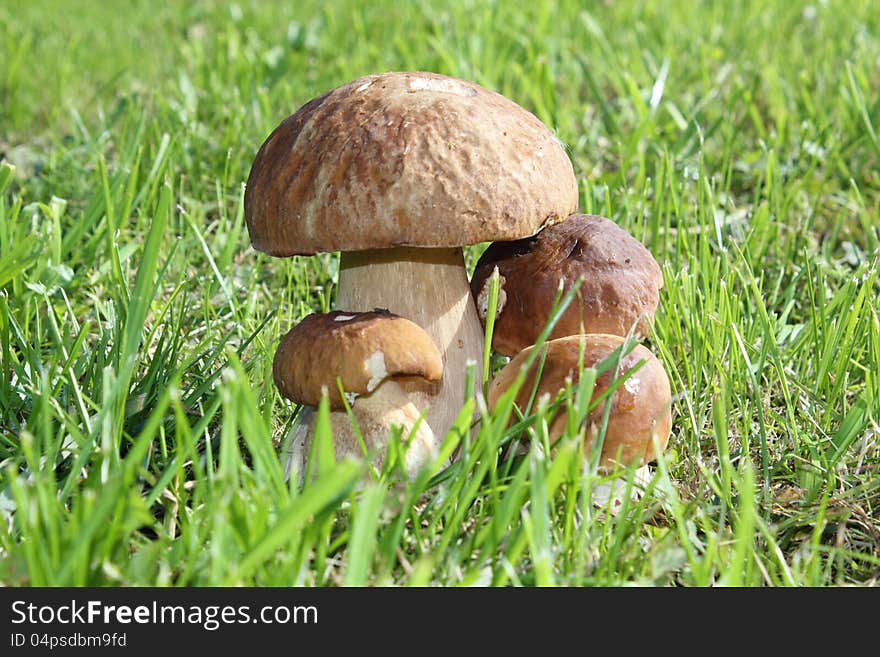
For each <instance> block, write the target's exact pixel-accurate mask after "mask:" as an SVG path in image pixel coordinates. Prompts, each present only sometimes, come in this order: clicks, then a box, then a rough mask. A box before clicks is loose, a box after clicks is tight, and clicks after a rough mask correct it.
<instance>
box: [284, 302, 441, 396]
mask: <svg viewBox="0 0 880 657" xmlns="http://www.w3.org/2000/svg"><path fill="white" fill-rule="evenodd" d="M272 373H273V376H274V378H275V385H276V386H278V390H279V391H280V392H281V394H282V395H283V396H284V397H286V398H288V399H290V400H292V401H295V402H297V403H299V404H306V405H309V406H317V405H318V402H319V401H320V399H321V396H322V395H323V394H327V395H328V398H329V400H330V406H331V408H335V409H340V408H343V403H342V397H341V395H340V393H339V388H338V386H337V383H336V379H337V377H339V378H340V379H341V381H342V387H343V389H344V390H345V392H346V393H354V394H356V395H366V394H369V393H372V392H373V391H374V390H375V389H376V388H377V387H379V385H380V384H381V383H382V382H383V381H385V379H387V378H389V377H421V378H423V379H426V380H428V381H439V380H440V378H441V376H442V374H443V364H442V359H441V357H440V352H439V350H438V349H437V346H436V345H435V344H434V341H433V340H431V338H430V337H429V336H428V334H427V333H425V332H424V331H423V330H422V329H421V328H419V326H418V325H417V324H414V323H413V322H411V321H409V320H408V319H404V318H403V317H398V316H397V315H393V314H392V313H389V312H387V311H382V310H375V311H372V312H361V313H349V312H344V311H339V310H336V311H333V312H330V313H325V314H317V313H315V314H311V315H309V316H307V317H306V318H305V319H303V320H302V321H301V322H300V323H299V324H297V325H296V326H294V327H293V328H292V329H291V330H290V331H289V332H288V333H287V334H286V335H285V336H284V337H283V338H282V339H281V344H280V345H279V346H278V350H277V351H276V353H275V360H274V362H273V366H272Z"/></svg>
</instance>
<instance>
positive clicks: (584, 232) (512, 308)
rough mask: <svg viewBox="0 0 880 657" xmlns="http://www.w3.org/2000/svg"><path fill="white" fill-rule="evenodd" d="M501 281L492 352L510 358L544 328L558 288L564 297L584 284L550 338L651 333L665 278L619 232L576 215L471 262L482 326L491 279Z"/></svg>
mask: <svg viewBox="0 0 880 657" xmlns="http://www.w3.org/2000/svg"><path fill="white" fill-rule="evenodd" d="M496 267H497V268H498V272H499V274H500V276H501V278H500V279H499V283H500V287H499V295H498V301H499V303H498V310H497V312H496V320H495V328H494V332H493V338H492V346H493V348H494V349H495V351H497V352H499V353H501V354H504V355H505V356H514V355H515V354H517V353H518V352H519V351H521V350H522V349H525V348H526V347H527V346H529V345H532V344H534V343H535V341H536V340H537V338H538V335H539V334H540V333H541V331H542V330H543V329H544V326H545V325H546V323H547V321H548V320H549V318H550V314H551V311H552V307H553V301H554V298H555V297H556V294H557V290H558V289H559V286H560V281H561V282H562V283H561V284H562V287H563V291H564V292H565V291H568V290H569V289H570V288H571V286H572V285H573V284H574V283H575V281H576V280H577V279H578V278H582V283H581V287H580V288H579V289H578V292H577V295H576V297H575V298H574V299H573V300H572V302H571V304H570V305H569V306H568V308H566V310H565V313H563V315H562V316H561V317H560V318H559V320H558V321H557V323H556V325H555V326H554V328H553V330H552V332H551V333H550V336H549V337H550V338H551V339H552V338H559V337H563V336H566V335H576V334H579V333H608V334H612V335H619V336H626V335H627V334H628V333H629V331H630V329H632V328H633V327H634V334H635V335H636V336H645V335H647V334H648V332H649V331H650V321H651V320H652V319H653V316H654V312H655V310H656V309H657V305H658V303H659V300H660V292H659V291H660V288H661V287H663V275H662V272H661V271H660V266H659V265H658V264H657V262H656V261H655V260H654V258H653V256H652V255H651V253H650V251H648V249H646V248H645V247H644V246H643V245H642V244H641V243H640V242H639V241H638V240H636V239H635V238H634V237H632V236H631V235H630V234H629V233H627V232H626V231H625V230H624V229H622V228H621V227H620V226H618V225H617V224H615V223H614V222H613V221H611V220H609V219H605V218H604V217H598V216H595V215H584V214H575V215H572V216H570V217H569V218H568V219H566V220H565V221H563V222H562V223H558V224H555V225H553V226H548V227H547V228H544V229H543V230H542V231H541V232H540V233H538V234H537V235H535V236H534V237H528V238H525V239H521V240H516V241H512V242H495V243H493V244H492V245H490V246H489V248H488V249H486V251H485V252H484V253H483V255H482V256H481V257H480V259H479V261H478V262H477V266H476V269H475V270H474V275H473V278H472V279H471V291H472V293H473V296H474V299H475V300H476V305H477V309H478V312H479V314H480V319H481V321H482V322H483V323H484V324H485V319H486V312H487V306H488V304H487V303H486V301H485V299H486V297H487V294H488V282H489V277H490V275H491V274H492V272H493V270H494V269H495V268H496Z"/></svg>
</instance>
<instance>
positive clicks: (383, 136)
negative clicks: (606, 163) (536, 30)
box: [245, 72, 578, 256]
mask: <svg viewBox="0 0 880 657" xmlns="http://www.w3.org/2000/svg"><path fill="white" fill-rule="evenodd" d="M577 203H578V190H577V181H576V179H575V176H574V170H573V169H572V165H571V161H570V160H569V158H568V155H567V154H566V152H565V149H564V148H563V146H562V144H561V143H560V142H559V140H557V139H556V138H555V137H554V135H553V133H552V132H551V131H550V130H549V129H548V128H547V126H545V125H544V124H543V123H542V122H541V121H540V120H539V119H538V118H537V117H536V116H535V115H534V114H531V113H530V112H528V111H526V110H525V109H523V108H522V107H520V106H519V105H517V104H516V103H514V102H513V101H511V100H508V99H507V98H505V97H504V96H501V95H500V94H498V93H495V92H493V91H488V90H486V89H484V88H483V87H480V86H478V85H476V84H474V83H472V82H466V81H464V80H458V79H456V78H450V77H446V76H443V75H437V74H435V73H422V72H404V73H382V74H379V75H368V76H366V77H362V78H359V79H357V80H354V81H353V82H349V83H348V84H345V85H343V86H341V87H338V88H336V89H334V90H332V91H330V92H329V93H326V94H324V95H323V96H321V97H319V98H316V99H314V100H312V101H311V102H309V103H307V104H306V105H304V106H303V107H302V108H300V109H299V110H298V111H297V112H296V113H294V114H293V115H291V116H290V117H288V118H287V119H286V120H285V121H284V122H283V123H281V125H280V126H278V127H277V128H276V129H275V131H274V132H273V133H272V134H271V135H269V138H268V139H267V140H266V142H265V143H264V144H263V146H262V147H261V148H260V150H259V152H258V153H257V156H256V158H255V160H254V163H253V165H252V167H251V172H250V176H249V177H248V182H247V188H246V192H245V217H246V219H247V226H248V231H249V233H250V237H251V241H252V242H253V245H254V247H255V248H256V249H259V250H261V251H265V252H266V253H269V254H270V255H274V256H290V255H297V254H300V255H310V254H314V253H318V252H322V251H355V250H362V249H376V248H388V247H394V246H418V247H453V246H463V245H466V244H474V243H477V242H484V241H490V240H512V239H518V238H521V237H525V236H526V235H532V234H534V233H535V232H536V231H538V230H539V229H540V228H541V227H542V226H544V225H546V224H550V223H554V222H556V221H560V220H562V219H563V218H564V217H566V216H568V214H569V213H571V212H573V211H574V210H575V209H576V208H577Z"/></svg>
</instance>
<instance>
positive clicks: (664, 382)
mask: <svg viewBox="0 0 880 657" xmlns="http://www.w3.org/2000/svg"><path fill="white" fill-rule="evenodd" d="M625 342H626V339H625V338H622V337H620V336H616V335H606V334H588V335H572V336H566V337H563V338H557V339H555V340H548V341H547V342H546V343H545V346H546V349H547V355H546V357H545V358H544V360H543V364H542V363H541V359H540V357H539V358H537V359H536V360H535V361H534V362H533V363H532V364H531V367H530V368H529V370H528V372H527V374H526V380H525V382H524V384H523V385H522V387H521V388H520V389H519V391H518V393H517V396H516V400H515V402H514V403H515V404H516V405H517V406H518V407H519V408H520V410H521V411H522V412H525V410H526V406H527V404H528V401H529V399H530V398H531V395H532V390H533V388H534V387H535V376H536V375H537V374H538V372H539V371H540V380H539V381H538V382H537V390H536V394H535V399H536V400H537V399H540V398H541V397H542V396H543V395H547V396H548V397H549V398H550V399H554V398H555V397H556V396H557V395H558V394H559V392H560V391H562V390H564V389H565V386H566V381H567V380H568V381H571V382H576V380H577V375H578V371H579V365H580V358H581V353H583V367H584V368H588V367H595V366H597V365H599V364H600V363H601V362H602V361H603V360H605V359H606V358H608V356H610V355H612V354H613V353H614V351H615V350H616V349H620V348H621V347H623V346H624V344H625ZM535 348H537V347H527V348H526V349H524V350H523V351H521V352H520V353H518V354H517V355H516V356H515V357H514V358H513V359H512V360H511V361H510V362H509V363H508V364H507V365H505V366H504V367H503V368H502V369H501V370H500V371H499V372H498V374H497V376H496V377H495V378H494V379H493V381H492V383H491V384H490V387H489V391H488V392H489V394H488V402H489V407H490V409H492V408H494V407H495V405H496V404H497V402H498V399H499V397H500V396H501V394H502V393H503V392H504V391H506V390H507V389H508V388H510V386H511V385H512V384H513V382H514V381H515V380H516V378H517V376H518V375H519V373H520V370H521V369H522V367H523V364H524V362H525V360H526V359H527V357H528V356H529V354H530V353H531V351H532V349H535ZM641 361H644V364H642V365H641V367H639V369H638V370H637V371H635V372H633V373H632V375H630V376H629V377H628V378H626V379H625V380H624V381H623V383H622V384H620V385H619V386H618V387H617V388H616V389H615V390H614V392H613V393H612V394H611V397H610V403H611V409H610V412H609V416H608V424H607V427H606V430H605V436H604V440H603V443H602V452H601V456H600V459H599V471H600V472H610V471H612V470H614V468H615V466H620V467H627V466H630V465H632V464H637V465H638V466H642V465H645V464H647V463H649V462H650V461H653V460H655V459H656V457H657V452H655V448H654V440H655V439H656V443H657V448H658V449H659V450H660V451H661V452H662V450H664V449H665V448H666V444H667V442H668V441H669V435H670V433H671V431H672V410H671V400H672V394H671V390H670V386H669V378H668V377H667V375H666V372H665V370H664V369H663V366H662V364H661V363H660V361H659V360H657V358H656V357H655V356H654V354H652V353H651V352H650V351H649V350H648V349H647V348H646V347H644V346H642V345H635V347H634V348H633V349H632V350H631V351H630V352H628V353H626V354H623V356H622V357H621V359H620V363H619V366H618V369H617V377H618V378H621V377H624V376H626V375H627V373H628V372H629V371H630V370H631V369H632V368H633V367H635V366H636V365H637V364H639V363H640V362H641ZM539 368H540V369H539ZM611 381H612V372H611V370H609V371H606V372H604V373H603V374H602V375H601V376H599V377H598V378H597V379H596V384H595V386H594V388H593V397H594V398H595V397H598V396H599V395H601V394H602V393H603V392H604V391H605V390H607V389H608V387H609V385H610V384H611ZM608 403H609V402H608V400H605V401H604V402H603V403H601V404H599V405H598V406H597V407H596V408H595V409H593V410H592V411H591V412H590V413H589V414H588V415H587V418H586V419H585V424H586V426H585V427H583V428H584V429H585V438H584V449H585V455H587V456H588V455H589V452H590V449H591V445H592V443H593V441H594V440H595V439H596V437H597V436H598V433H599V427H601V424H602V414H603V411H604V409H605V406H606V404H608ZM566 423H567V417H566V413H565V411H564V409H562V410H559V411H557V415H556V417H555V418H554V419H553V420H552V421H551V424H550V426H549V428H548V429H549V437H550V441H551V443H553V442H555V441H556V440H557V439H558V438H559V437H560V436H561V435H562V433H563V432H564V431H565V427H566Z"/></svg>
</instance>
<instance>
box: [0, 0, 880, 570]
mask: <svg viewBox="0 0 880 657" xmlns="http://www.w3.org/2000/svg"><path fill="white" fill-rule="evenodd" d="M157 4H159V3H155V2H145V1H133V2H130V3H125V5H126V6H125V8H124V9H121V8H120V7H119V5H118V3H106V2H99V1H97V0H94V1H93V2H86V1H81V2H67V1H61V0H58V1H57V2H49V1H48V0H35V1H34V2H28V3H21V2H16V1H15V0H12V1H10V0H0V158H2V159H3V160H4V161H5V162H6V164H0V371H2V376H0V511H2V522H0V555H2V556H0V583H2V584H6V585H85V584H89V585H118V584H159V585H215V584H233V585H238V584H244V585H251V584H254V585H293V584H304V585H328V584H333V585H335V584H355V585H359V584H380V585H385V584H394V585H427V584H432V585H459V584H464V585H467V584H499V585H508V584H514V585H537V584H540V585H544V584H559V585H621V584H631V583H635V584H649V585H654V584H656V585H668V584H676V585H694V586H703V585H712V584H730V585H746V586H752V585H783V586H787V585H795V586H798V585H810V586H826V585H842V584H857V585H871V584H875V583H876V582H877V579H878V576H880V424H878V422H880V420H878V417H880V412H878V411H880V375H878V372H880V302H878V299H880V282H878V280H877V266H878V256H880V234H878V224H880V138H878V131H880V68H878V67H880V61H878V58H877V53H878V52H880V13H878V12H877V11H876V9H875V8H874V7H873V4H874V3H872V2H870V1H869V0H863V1H852V2H846V1H843V0H840V1H833V0H827V1H823V0H816V1H814V2H811V3H809V4H807V3H801V2H781V1H780V2H770V3H768V2H757V1H755V2H736V3H726V2H717V3H691V2H683V1H675V0H668V1H666V2H653V1H651V2H648V1H643V2H639V1H629V2H594V3H579V2H573V1H569V0H562V1H561V2H550V1H549V0H538V1H532V2H523V3H521V6H517V3H482V2H476V1H467V0H459V1H457V2H452V3H448V4H447V5H446V6H445V7H439V6H438V5H437V4H436V3H433V2H416V3H401V2H394V3H391V2H385V1H384V0H383V1H377V2H370V3H361V2H347V1H340V2H332V3H324V2H309V1H303V2H299V1H298V2H277V3H269V2H256V1H251V2H249V1H244V0H243V1H241V2H239V3H238V4H237V5H232V4H224V3H220V2H207V1H199V2H165V3H161V4H160V6H158V7H157V6H156V5H157ZM392 7H393V9H394V11H396V12H398V14H397V16H398V17H397V19H396V20H393V21H389V20H388V19H387V16H389V15H391V14H392V12H391V8H392ZM391 69H427V70H434V71H437V72H441V73H446V74H451V75H456V76H460V77H465V78H469V79H472V80H474V81H476V82H479V83H481V84H483V85H484V86H487V87H490V88H493V89H496V90H498V91H500V92H502V93H504V94H505V95H507V96H509V97H510V98H512V99H514V100H516V101H517V102H519V103H520V104H522V105H523V106H525V107H527V108H529V109H531V110H532V111H534V112H535V113H536V114H537V115H538V116H539V117H540V118H541V119H543V120H544V121H545V122H546V123H547V124H548V125H550V126H552V127H553V129H554V130H556V132H557V133H558V135H559V137H560V138H561V139H562V140H563V141H564V142H565V143H566V144H567V146H568V148H569V152H570V155H571V158H572V161H573V163H574V166H575V172H576V174H577V176H578V182H579V186H580V190H581V208H582V210H583V211H586V212H594V213H599V214H604V215H606V216H608V217H611V218H613V219H614V220H615V221H617V222H618V223H620V224H621V225H622V226H623V227H625V228H626V229H628V230H629V231H630V232H632V233H633V235H635V236H636V237H637V238H639V239H640V240H642V241H643V242H644V243H645V244H646V245H647V246H648V247H649V248H650V249H651V251H652V252H653V253H654V255H655V257H656V258H657V260H658V262H660V263H661V265H662V267H663V271H664V277H665V287H664V289H663V290H662V292H661V307H660V310H659V311H658V314H657V318H656V326H655V330H654V333H653V334H652V336H651V337H650V339H649V340H648V342H647V344H648V346H649V347H650V348H651V349H652V350H653V351H654V353H655V354H657V355H658V357H659V358H660V359H661V360H662V362H663V363H664V365H665V367H666V368H667V371H668V372H669V374H670V378H671V380H672V384H673V392H674V394H675V402H674V408H673V413H674V425H673V435H672V439H671V441H670V447H669V449H668V451H667V453H666V456H665V458H664V459H663V460H662V461H661V462H659V463H658V464H657V467H656V468H655V472H656V476H655V477H654V479H653V481H652V482H651V484H650V485H649V487H648V491H647V494H646V495H645V496H644V497H642V498H641V499H640V500H638V501H635V502H632V503H628V504H627V505H626V507H625V508H624V510H623V512H622V513H620V514H619V515H617V516H609V515H607V514H605V513H603V512H602V510H601V509H595V508H593V507H592V505H591V504H590V491H591V489H592V488H593V487H594V486H595V485H596V484H597V483H599V482H600V481H601V478H600V477H599V476H597V475H595V474H594V473H593V472H592V471H591V470H590V468H589V467H584V465H583V463H582V459H581V458H580V456H579V454H580V452H579V450H580V448H581V445H580V443H579V440H580V439H579V437H578V435H577V434H575V435H571V436H568V437H567V438H565V439H564V440H563V443H562V445H561V447H560V448H559V450H558V451H557V452H556V453H555V454H554V455H553V456H552V457H551V456H549V455H548V452H547V450H546V430H547V426H546V414H547V412H548V411H547V408H546V407H540V406H539V407H538V408H537V409H536V413H535V414H534V415H532V416H529V417H527V418H525V419H523V420H522V421H521V422H519V423H517V424H515V425H514V427H513V428H512V429H508V428H507V424H508V422H507V420H508V416H509V414H510V405H509V403H507V404H501V405H500V408H499V409H497V410H496V412H494V413H492V414H489V413H488V412H487V411H486V409H485V408H484V407H483V405H482V401H481V399H480V398H477V399H476V400H474V401H472V402H470V403H469V405H468V406H466V407H465V408H464V409H463V411H462V415H461V416H460V422H459V423H458V425H457V426H456V428H455V429H454V430H453V431H452V432H450V434H449V435H448V436H447V437H446V441H445V442H444V447H443V455H449V454H451V453H453V451H455V453H456V454H457V455H458V458H457V460H455V461H454V462H452V464H451V465H449V466H448V467H444V466H442V464H441V462H440V461H438V463H436V464H434V465H433V467H432V468H430V469H429V470H426V471H424V472H423V473H422V474H420V475H419V476H417V477H415V478H414V479H413V480H411V481H408V482H402V481H400V480H399V477H396V473H395V469H394V467H393V465H389V467H388V468H387V469H386V470H385V471H383V472H381V473H378V474H371V473H370V471H369V470H368V469H367V468H366V467H365V466H364V465H363V464H358V463H353V462H341V463H335V462H334V460H333V459H332V458H329V457H328V455H327V449H328V448H329V442H328V441H329V437H328V436H327V435H326V432H320V431H319V432H318V436H319V438H318V439H317V440H316V452H317V453H318V456H321V454H323V457H321V458H315V459H314V461H313V463H312V466H313V471H312V473H311V476H310V478H309V483H308V484H307V485H306V486H304V487H303V488H302V489H300V488H299V487H298V486H296V485H293V484H289V483H287V482H285V480H284V477H283V470H282V465H281V463H280V462H279V458H278V454H279V452H280V451H281V447H280V446H281V443H283V441H284V440H285V438H286V436H287V435H288V432H289V430H290V428H291V425H292V421H293V417H294V415H295V413H296V410H297V409H295V408H294V407H293V406H292V405H291V404H290V403H288V402H286V401H284V400H282V399H281V398H280V397H279V395H278V393H277V391H276V390H275V388H274V385H273V383H272V379H271V362H272V356H273V354H274V350H275V347H276V345H277V342H278V339H279V337H280V336H281V335H282V334H283V333H284V332H286V331H287V330H288V329H289V328H290V326H291V325H292V324H293V323H295V322H296V321H297V320H298V319H299V318H301V317H303V316H304V315H305V314H307V313H308V312H311V311H313V310H327V309H329V308H331V307H332V302H333V297H334V284H333V282H334V280H335V277H336V269H337V259H336V256H335V255H332V254H328V255H322V256H317V257H314V258H293V259H287V260H280V259H272V258H268V257H265V256H264V255H262V254H258V253H256V252H255V251H254V250H253V249H251V248H250V246H249V242H248V237H247V231H246V230H245V228H244V223H243V210H242V190H243V184H244V181H245V179H246V176H247V173H248V169H249V165H250V162H251V159H252V158H253V156H254V154H255V152H256V149H257V148H258V147H259V145H260V144H261V143H262V141H263V139H264V138H265V137H266V135H267V134H268V133H269V131H270V130H271V129H272V128H273V127H274V126H275V125H276V124H277V123H278V122H280V120H281V119H283V118H284V117H285V116H287V115H288V114H289V113H291V112H293V111H294V110H295V109H296V108H297V107H299V106H300V105H301V104H302V103H304V102H305V101H307V100H309V99H310V98H311V97H313V96H315V95H318V94H319V93H322V92H324V91H326V90H328V89H330V88H332V87H334V86H336V85H338V84H341V83H343V82H346V81H348V80H350V79H353V78H355V77H357V76H359V75H362V74H366V73H371V72H376V71H381V70H391ZM12 166H14V168H12ZM480 251H481V247H480V246H476V247H473V248H471V249H469V250H468V262H469V263H470V264H471V265H472V264H473V263H474V261H475V258H476V257H477V256H478V255H479V253H480ZM496 364H497V362H496ZM481 374H482V373H481V372H477V373H475V376H476V377H477V382H476V383H477V385H478V384H479V381H480V379H481ZM585 375H586V376H589V374H588V373H586V374H585ZM508 401H509V400H508ZM564 403H565V404H566V405H567V412H569V413H572V414H573V421H572V425H573V426H576V421H577V418H578V417H583V413H585V412H586V410H587V405H588V395H586V394H585V391H581V392H577V391H576V390H575V391H573V392H572V394H571V395H569V397H568V398H567V399H566V400H565V401H564ZM593 403H595V400H594V401H593ZM473 411H476V412H478V413H480V415H481V417H482V422H481V423H480V424H479V427H477V428H474V429H471V428H470V427H469V426H468V422H467V420H468V418H469V417H470V413H471V412H473ZM578 414H580V415H578ZM529 438H531V440H530V439H529ZM513 441H522V442H524V443H525V444H527V445H528V446H529V448H528V450H527V453H526V454H521V455H515V454H516V450H510V449H508V447H509V445H510V444H511V443H512V442H513ZM393 461H394V459H391V462H392V463H393Z"/></svg>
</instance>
